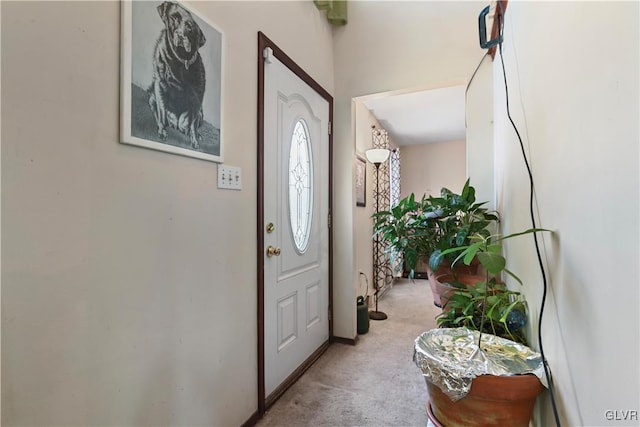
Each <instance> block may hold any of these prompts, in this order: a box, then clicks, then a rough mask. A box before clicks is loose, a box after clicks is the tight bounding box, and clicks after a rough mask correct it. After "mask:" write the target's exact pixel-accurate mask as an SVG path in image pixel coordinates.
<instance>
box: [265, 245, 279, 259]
mask: <svg viewBox="0 0 640 427" xmlns="http://www.w3.org/2000/svg"><path fill="white" fill-rule="evenodd" d="M274 255H275V256H280V248H276V247H273V246H271V245H269V246H268V247H267V256H268V257H269V258H271V257H272V256H274Z"/></svg>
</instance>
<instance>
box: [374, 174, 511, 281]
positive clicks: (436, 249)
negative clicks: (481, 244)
mask: <svg viewBox="0 0 640 427" xmlns="http://www.w3.org/2000/svg"><path fill="white" fill-rule="evenodd" d="M475 194H476V191H475V188H473V187H472V186H471V185H470V181H469V180H467V181H466V183H465V185H464V187H463V188H462V192H461V193H460V194H456V193H454V192H452V191H451V190H449V189H447V188H443V189H442V190H441V192H440V197H432V196H431V197H423V198H422V199H421V200H416V198H415V195H414V194H411V195H409V196H408V197H406V198H404V199H402V200H400V202H399V203H398V205H397V206H395V207H393V208H392V209H391V210H389V211H381V212H378V213H376V214H374V218H375V220H376V222H375V224H374V236H375V235H379V236H380V238H381V239H382V240H383V241H385V242H386V243H387V248H386V252H387V254H388V256H389V258H390V260H391V261H392V262H395V261H396V260H397V259H398V258H399V257H402V259H403V260H404V261H405V262H406V265H407V267H408V268H409V269H410V277H413V274H414V271H415V268H416V265H417V264H418V262H419V261H420V259H429V261H430V262H429V265H430V268H431V269H432V270H433V271H436V270H437V269H438V267H439V266H440V264H441V263H442V262H443V261H444V260H445V259H447V258H448V259H447V260H448V261H449V262H450V261H452V260H453V258H451V257H450V256H449V254H448V253H447V254H444V255H442V254H443V251H445V250H447V249H450V248H456V247H463V246H466V245H468V244H469V243H470V240H469V239H470V237H471V236H474V235H481V236H485V237H488V236H489V235H490V231H489V228H490V225H492V224H495V223H497V222H498V220H499V217H498V214H497V212H495V211H489V210H488V209H487V208H485V207H484V205H485V204H486V202H484V203H476V195H475Z"/></svg>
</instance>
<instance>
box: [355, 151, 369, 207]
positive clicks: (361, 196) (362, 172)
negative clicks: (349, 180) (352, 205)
mask: <svg viewBox="0 0 640 427" xmlns="http://www.w3.org/2000/svg"><path fill="white" fill-rule="evenodd" d="M355 184H356V206H366V205H367V162H366V161H365V160H364V159H363V158H362V157H360V156H358V155H356V176H355Z"/></svg>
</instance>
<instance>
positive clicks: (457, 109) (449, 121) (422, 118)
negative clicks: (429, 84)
mask: <svg viewBox="0 0 640 427" xmlns="http://www.w3.org/2000/svg"><path fill="white" fill-rule="evenodd" d="M362 101H363V103H364V105H365V106H366V107H367V108H368V109H369V110H370V111H371V113H372V114H373V115H374V116H375V118H376V119H377V120H378V122H380V125H381V126H382V127H383V128H385V129H386V130H387V132H389V136H390V137H391V138H392V139H393V140H394V141H395V142H396V144H398V145H400V146H402V145H414V144H429V143H435V142H448V141H461V140H464V139H466V129H465V123H464V122H465V86H464V85H459V86H449V87H444V88H439V89H430V90H420V91H415V92H404V93H396V94H392V93H388V94H377V95H371V96H368V97H365V98H363V99H362Z"/></svg>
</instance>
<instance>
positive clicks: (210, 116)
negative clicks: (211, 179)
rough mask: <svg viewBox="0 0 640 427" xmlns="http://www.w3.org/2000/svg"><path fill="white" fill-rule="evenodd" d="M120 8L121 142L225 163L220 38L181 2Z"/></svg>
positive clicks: (142, 3)
mask: <svg viewBox="0 0 640 427" xmlns="http://www.w3.org/2000/svg"><path fill="white" fill-rule="evenodd" d="M121 7H122V63H121V64H122V69H121V73H122V78H121V82H122V88H121V100H120V102H121V137H122V142H123V143H126V144H132V145H139V146H142V147H146V148H152V149H154V150H160V151H166V152H169V153H174V154H180V155H183V156H189V157H196V158H199V159H203V160H209V161H213V162H222V161H223V159H224V157H223V151H224V150H223V139H222V81H223V79H222V77H223V76H222V68H223V67H222V61H223V48H224V36H223V33H222V32H221V31H220V30H219V29H218V28H216V27H215V26H214V25H213V24H212V23H211V22H209V21H208V20H206V19H205V18H204V17H203V16H202V15H201V14H199V13H197V12H196V11H195V10H194V9H193V8H191V7H187V6H186V5H184V4H182V3H180V2H175V1H165V2H161V1H146V0H145V1H142V0H141V1H135V0H134V1H129V0H128V1H124V2H123V3H122V6H121Z"/></svg>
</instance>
